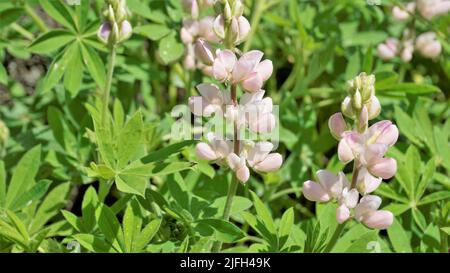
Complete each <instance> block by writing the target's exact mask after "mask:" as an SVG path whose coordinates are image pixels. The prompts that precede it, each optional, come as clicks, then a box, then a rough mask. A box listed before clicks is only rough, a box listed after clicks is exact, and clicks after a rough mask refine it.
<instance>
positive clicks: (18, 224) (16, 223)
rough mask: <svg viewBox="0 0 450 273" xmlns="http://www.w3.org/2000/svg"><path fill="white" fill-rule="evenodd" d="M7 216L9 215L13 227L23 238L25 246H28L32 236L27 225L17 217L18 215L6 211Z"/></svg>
mask: <svg viewBox="0 0 450 273" xmlns="http://www.w3.org/2000/svg"><path fill="white" fill-rule="evenodd" d="M6 215H8V218H9V220H10V221H11V224H12V226H13V227H14V228H15V229H16V230H17V231H18V232H19V234H20V236H22V239H23V242H24V244H25V245H28V243H29V241H30V235H29V233H28V230H27V228H26V226H25V224H24V223H23V222H22V221H21V220H20V219H19V217H17V215H16V214H15V213H14V212H12V211H10V210H6Z"/></svg>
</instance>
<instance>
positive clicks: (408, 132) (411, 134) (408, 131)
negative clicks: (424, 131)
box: [395, 106, 423, 147]
mask: <svg viewBox="0 0 450 273" xmlns="http://www.w3.org/2000/svg"><path fill="white" fill-rule="evenodd" d="M395 119H396V121H397V125H398V127H399V129H400V132H402V135H405V136H406V137H407V138H408V139H409V140H410V141H411V142H413V143H414V144H415V145H417V146H418V147H423V144H422V141H421V140H420V138H419V137H418V135H419V134H418V132H417V131H416V129H417V127H416V126H415V124H416V123H415V121H414V120H413V119H412V118H411V117H410V116H408V114H407V113H405V112H404V111H403V110H402V109H401V108H400V107H398V106H395Z"/></svg>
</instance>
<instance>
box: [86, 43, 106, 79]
mask: <svg viewBox="0 0 450 273" xmlns="http://www.w3.org/2000/svg"><path fill="white" fill-rule="evenodd" d="M81 53H82V56H83V63H84V65H85V66H86V68H87V69H88V71H89V73H90V75H91V77H92V78H93V79H94V81H95V82H96V83H97V85H98V86H99V87H100V88H104V86H105V82H106V72H105V64H104V63H103V61H102V59H101V58H100V56H99V55H98V53H97V52H96V51H95V50H94V49H93V48H92V47H90V46H89V45H86V44H84V43H82V44H81Z"/></svg>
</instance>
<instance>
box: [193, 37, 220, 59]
mask: <svg viewBox="0 0 450 273" xmlns="http://www.w3.org/2000/svg"><path fill="white" fill-rule="evenodd" d="M212 50H213V49H212V47H211V46H210V45H209V44H208V42H206V41H205V40H203V39H198V40H197V42H195V55H196V56H197V58H198V59H200V61H201V62H203V63H204V64H206V65H212V64H213V63H214V58H215V56H214V53H213V51H212Z"/></svg>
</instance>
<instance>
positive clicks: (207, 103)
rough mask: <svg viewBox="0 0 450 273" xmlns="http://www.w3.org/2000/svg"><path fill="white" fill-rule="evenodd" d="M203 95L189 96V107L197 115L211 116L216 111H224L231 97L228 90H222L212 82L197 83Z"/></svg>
mask: <svg viewBox="0 0 450 273" xmlns="http://www.w3.org/2000/svg"><path fill="white" fill-rule="evenodd" d="M197 90H198V91H199V92H200V94H201V96H196V97H190V98H189V108H190V109H191V112H192V113H193V114H194V115H196V116H206V117H208V116H211V114H213V113H215V112H220V113H224V112H225V107H226V105H227V104H230V102H231V99H230V96H229V93H228V92H222V91H221V90H220V89H219V87H218V86H217V85H215V84H212V83H202V84H199V85H197Z"/></svg>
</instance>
